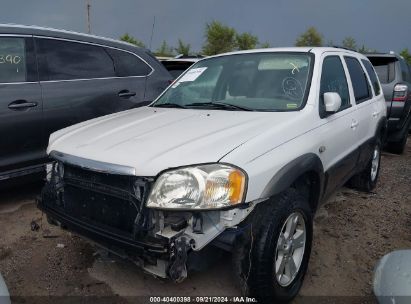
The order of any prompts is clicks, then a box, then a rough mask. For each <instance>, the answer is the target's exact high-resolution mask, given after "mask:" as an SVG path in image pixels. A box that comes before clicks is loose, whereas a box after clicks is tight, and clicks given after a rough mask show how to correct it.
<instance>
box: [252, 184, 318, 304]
mask: <svg viewBox="0 0 411 304" xmlns="http://www.w3.org/2000/svg"><path fill="white" fill-rule="evenodd" d="M260 204H267V205H266V206H264V205H261V206H258V207H259V208H260V210H259V212H263V213H264V216H263V217H262V218H260V217H257V218H255V219H254V220H253V224H255V225H256V226H260V229H259V231H258V232H257V235H256V236H255V239H254V244H253V254H252V256H253V261H252V263H257V265H256V266H255V265H254V266H253V265H252V268H251V271H250V277H249V280H248V282H247V285H248V286H249V290H250V295H251V296H255V297H256V298H257V299H259V300H262V301H263V302H269V301H273V300H274V301H277V302H288V301H290V300H292V299H293V298H294V297H295V296H296V295H297V294H298V292H299V290H300V288H301V286H302V283H303V279H304V276H305V274H306V271H307V267H308V262H309V258H310V253H311V245H312V236H313V232H312V230H313V214H312V211H311V209H310V207H309V204H308V201H307V199H305V198H304V197H303V196H301V195H300V194H299V193H298V192H297V191H296V190H294V189H290V190H288V191H286V192H285V193H283V194H282V195H281V196H280V197H279V198H273V199H272V200H270V201H268V202H264V203H260ZM273 205H274V206H273ZM294 212H299V213H300V214H302V216H303V217H304V221H305V225H306V247H305V250H304V256H303V260H302V262H301V266H300V269H299V271H298V274H297V276H296V277H295V279H294V280H293V282H292V283H291V284H290V285H288V286H287V287H283V286H281V285H279V284H278V282H277V280H276V277H275V266H274V265H275V264H274V259H275V253H276V247H277V241H278V238H279V234H280V232H281V229H282V227H283V225H284V223H285V221H286V220H287V218H288V217H289V216H290V215H291V214H292V213H294ZM256 220H262V221H261V222H260V223H258V222H256Z"/></svg>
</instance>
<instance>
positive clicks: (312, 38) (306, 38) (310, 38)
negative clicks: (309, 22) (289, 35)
mask: <svg viewBox="0 0 411 304" xmlns="http://www.w3.org/2000/svg"><path fill="white" fill-rule="evenodd" d="M322 45H323V37H322V35H321V34H320V33H319V32H318V31H317V30H316V28H315V27H313V26H312V27H310V28H308V30H307V31H305V32H304V33H302V34H301V35H300V36H299V37H298V38H297V40H296V42H295V46H322Z"/></svg>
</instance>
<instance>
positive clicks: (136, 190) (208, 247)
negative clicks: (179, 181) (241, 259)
mask: <svg viewBox="0 0 411 304" xmlns="http://www.w3.org/2000/svg"><path fill="white" fill-rule="evenodd" d="M59 155H60V156H59V157H58V158H56V161H55V162H54V163H53V164H51V165H49V166H48V169H47V183H46V185H45V186H44V188H43V191H42V195H41V199H40V200H39V203H38V206H39V208H40V209H41V210H42V211H44V212H45V213H46V215H47V218H48V220H49V222H50V223H52V224H56V225H60V226H61V227H63V228H65V229H68V230H70V231H73V232H75V233H77V234H79V235H81V236H83V237H85V238H87V239H89V240H91V241H93V242H94V243H96V244H98V245H99V246H101V247H103V248H105V249H107V250H109V251H110V252H112V253H115V254H117V255H119V256H121V257H123V258H127V259H130V260H132V261H133V262H134V263H136V264H138V265H139V266H141V267H142V268H143V269H144V270H146V271H147V272H149V273H151V274H153V275H155V276H158V277H162V278H169V279H171V280H173V281H176V282H179V281H182V280H183V279H185V278H186V277H187V272H188V271H189V270H192V269H193V270H200V269H201V268H202V267H200V266H204V265H207V261H208V260H210V258H211V259H212V256H213V253H216V252H218V251H219V250H218V248H219V249H224V250H228V251H229V250H231V248H232V245H233V244H234V242H235V240H236V238H237V237H238V235H239V234H241V233H243V231H244V228H242V227H240V226H241V222H242V221H243V220H244V219H245V218H246V217H247V215H248V214H249V213H250V212H251V207H250V205H248V204H242V205H241V207H240V208H238V207H237V208H223V209H220V210H217V209H214V210H201V209H195V208H192V209H189V208H184V209H183V208H179V209H178V210H173V209H167V208H165V209H162V208H149V207H147V205H148V203H147V202H149V203H150V198H149V195H150V193H151V192H152V191H155V188H156V187H157V186H158V185H156V184H157V183H156V182H158V179H159V178H155V177H139V176H135V175H132V174H129V173H130V172H129V171H127V170H123V171H124V172H122V170H121V167H119V166H117V167H116V168H115V170H107V164H106V165H104V166H103V165H102V166H101V167H100V168H98V167H99V166H96V165H95V163H94V164H93V166H89V167H86V166H84V164H83V162H82V160H81V159H75V161H73V159H74V158H73V159H70V161H71V162H68V161H67V160H66V157H65V155H63V154H59ZM126 168H128V167H126ZM160 177H161V176H160ZM214 186H215V185H214ZM173 193H174V194H175V192H173ZM177 196H178V195H177ZM151 203H152V204H153V202H152V201H151ZM177 204H181V200H180V201H178V202H177Z"/></svg>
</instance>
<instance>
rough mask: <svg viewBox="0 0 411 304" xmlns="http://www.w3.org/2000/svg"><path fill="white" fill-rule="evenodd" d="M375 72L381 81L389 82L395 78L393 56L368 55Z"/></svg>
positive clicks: (394, 59) (395, 59)
mask: <svg viewBox="0 0 411 304" xmlns="http://www.w3.org/2000/svg"><path fill="white" fill-rule="evenodd" d="M368 59H369V60H370V61H371V63H372V65H373V66H374V69H375V71H376V72H377V75H378V78H379V79H380V81H381V83H390V82H392V81H394V79H395V62H396V61H397V58H395V57H368Z"/></svg>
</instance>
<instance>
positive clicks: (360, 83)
mask: <svg viewBox="0 0 411 304" xmlns="http://www.w3.org/2000/svg"><path fill="white" fill-rule="evenodd" d="M344 58H345V62H346V64H347V68H348V72H349V74H350V77H351V82H352V86H353V89H354V96H355V101H356V102H357V104H359V103H361V102H364V101H366V100H368V99H370V98H371V88H370V86H369V83H368V80H367V77H366V76H365V72H364V70H363V69H362V67H361V64H360V62H359V61H358V60H357V59H356V58H354V57H344Z"/></svg>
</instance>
